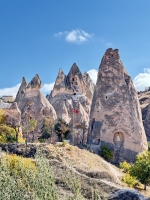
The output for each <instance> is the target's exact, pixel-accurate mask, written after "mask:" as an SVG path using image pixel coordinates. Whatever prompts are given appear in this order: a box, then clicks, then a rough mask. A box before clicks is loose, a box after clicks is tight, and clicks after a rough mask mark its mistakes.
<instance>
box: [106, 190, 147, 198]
mask: <svg viewBox="0 0 150 200" xmlns="http://www.w3.org/2000/svg"><path fill="white" fill-rule="evenodd" d="M128 199H130V200H146V198H145V197H144V196H143V195H142V194H140V193H139V192H138V191H137V190H127V189H120V190H118V191H117V192H115V193H114V194H113V195H111V196H110V197H109V198H108V200H128Z"/></svg>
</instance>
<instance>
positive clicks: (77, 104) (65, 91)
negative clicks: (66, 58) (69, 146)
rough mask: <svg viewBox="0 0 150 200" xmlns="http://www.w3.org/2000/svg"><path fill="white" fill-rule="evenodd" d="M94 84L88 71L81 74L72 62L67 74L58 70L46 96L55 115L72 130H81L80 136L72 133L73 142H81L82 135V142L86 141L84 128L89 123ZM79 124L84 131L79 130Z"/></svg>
mask: <svg viewBox="0 0 150 200" xmlns="http://www.w3.org/2000/svg"><path fill="white" fill-rule="evenodd" d="M94 86H95V85H94V83H93V82H92V80H91V78H90V77H89V75H88V73H86V72H85V73H84V74H83V75H82V73H81V71H80V69H79V68H78V66H77V65H76V63H74V64H73V65H72V67H71V69H70V71H69V73H68V75H65V74H64V73H63V71H62V69H60V70H59V73H58V76H57V78H56V81H55V85H54V88H53V90H52V91H51V93H50V95H48V96H47V99H48V100H49V102H50V103H51V105H52V106H53V107H54V109H55V111H56V114H57V116H58V117H59V118H62V119H64V120H65V121H66V122H67V123H69V124H70V125H71V127H72V129H74V132H75V131H77V132H78V133H79V132H81V133H80V137H79V136H78V134H74V135H75V137H74V144H80V143H82V141H83V137H84V143H85V142H86V139H87V134H86V137H85V129H86V128H87V127H88V124H89V114H90V106H91V101H92V97H93V90H94ZM81 126H82V129H83V130H84V131H83V130H80V131H79V129H80V128H79V127H81ZM77 129H78V130H77ZM72 132H73V130H72ZM83 135H84V136H83ZM81 138H82V139H81ZM81 140H82V141H81Z"/></svg>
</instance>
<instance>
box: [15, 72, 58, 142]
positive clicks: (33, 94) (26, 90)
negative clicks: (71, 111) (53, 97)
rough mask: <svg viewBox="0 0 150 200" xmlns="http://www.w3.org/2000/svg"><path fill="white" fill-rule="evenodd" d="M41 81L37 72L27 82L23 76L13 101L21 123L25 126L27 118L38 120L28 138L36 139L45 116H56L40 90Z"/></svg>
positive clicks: (54, 117)
mask: <svg viewBox="0 0 150 200" xmlns="http://www.w3.org/2000/svg"><path fill="white" fill-rule="evenodd" d="M41 87H42V82H41V79H40V77H39V75H38V74H36V75H35V76H34V77H33V79H32V80H31V82H30V83H27V82H26V80H25V78H23V79H22V84H21V86H20V88H19V91H18V93H17V96H16V99H15V101H16V102H17V104H18V107H19V109H20V111H21V121H22V125H23V126H25V125H26V124H27V121H28V120H29V119H35V120H37V121H38V124H37V127H36V128H35V130H34V134H33V133H31V134H30V135H29V137H28V140H29V141H31V140H33V136H34V140H37V138H38V137H39V136H40V133H41V127H42V125H43V120H44V118H45V117H49V118H51V119H52V120H55V119H56V118H57V115H56V112H55V110H54V108H53V106H52V105H51V104H50V103H49V101H48V100H47V99H46V97H45V96H44V95H43V94H42V93H41V92H40V88H41Z"/></svg>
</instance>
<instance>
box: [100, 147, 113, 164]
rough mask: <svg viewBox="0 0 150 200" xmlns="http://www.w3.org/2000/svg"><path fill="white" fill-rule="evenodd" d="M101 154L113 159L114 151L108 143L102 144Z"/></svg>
mask: <svg viewBox="0 0 150 200" xmlns="http://www.w3.org/2000/svg"><path fill="white" fill-rule="evenodd" d="M101 156H102V157H103V158H105V159H106V160H112V159H113V151H112V150H111V149H109V147H108V146H107V145H104V146H101Z"/></svg>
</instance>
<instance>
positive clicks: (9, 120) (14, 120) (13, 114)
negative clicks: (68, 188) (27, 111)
mask: <svg viewBox="0 0 150 200" xmlns="http://www.w3.org/2000/svg"><path fill="white" fill-rule="evenodd" d="M5 116H6V124H7V125H10V126H12V127H13V128H20V127H21V112H20V110H19V108H18V106H17V103H16V102H13V103H11V104H10V107H9V108H6V109H5Z"/></svg>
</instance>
